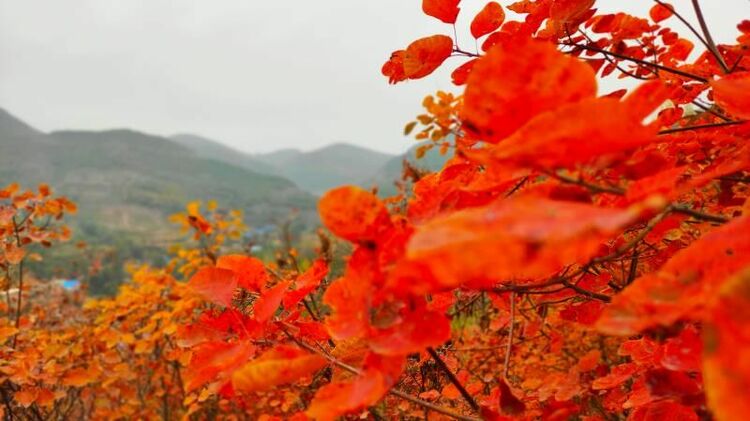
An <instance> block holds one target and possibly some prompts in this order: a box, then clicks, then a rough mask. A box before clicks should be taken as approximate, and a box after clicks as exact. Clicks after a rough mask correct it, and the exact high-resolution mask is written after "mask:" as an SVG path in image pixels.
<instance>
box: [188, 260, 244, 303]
mask: <svg viewBox="0 0 750 421" xmlns="http://www.w3.org/2000/svg"><path fill="white" fill-rule="evenodd" d="M188 286H190V288H192V289H193V291H195V292H197V293H198V294H200V295H202V296H203V297H204V298H205V299H206V300H208V301H211V302H213V303H215V304H220V305H223V306H225V307H231V305H232V297H233V296H234V290H235V289H237V275H235V273H234V272H233V271H231V270H228V269H220V268H212V267H207V268H203V269H201V270H199V271H198V272H197V273H196V274H195V275H193V277H192V278H190V281H189V282H188Z"/></svg>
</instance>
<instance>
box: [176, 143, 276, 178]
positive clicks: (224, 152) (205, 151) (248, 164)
mask: <svg viewBox="0 0 750 421" xmlns="http://www.w3.org/2000/svg"><path fill="white" fill-rule="evenodd" d="M169 139H171V140H173V141H175V142H177V143H179V144H180V145H182V146H185V147H187V148H188V149H190V150H192V151H193V152H195V153H196V154H197V155H198V156H201V157H203V158H209V159H213V160H216V161H223V162H226V163H228V164H232V165H234V166H237V167H240V168H245V169H248V170H251V171H254V172H258V173H262V174H271V175H279V174H280V173H279V171H278V169H277V168H276V166H275V165H269V164H268V163H266V162H263V161H261V160H258V159H255V158H253V156H252V155H249V154H246V153H244V152H241V151H238V150H236V149H232V148H230V147H228V146H224V145H222V144H221V143H219V142H217V141H215V140H211V139H208V138H205V137H202V136H197V135H193V134H178V135H174V136H171V137H170V138H169Z"/></svg>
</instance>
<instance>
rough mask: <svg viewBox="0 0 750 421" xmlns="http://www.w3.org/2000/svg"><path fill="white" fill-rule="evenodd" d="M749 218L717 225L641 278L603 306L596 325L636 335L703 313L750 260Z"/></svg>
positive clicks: (610, 330) (614, 333) (613, 333)
mask: <svg viewBox="0 0 750 421" xmlns="http://www.w3.org/2000/svg"><path fill="white" fill-rule="evenodd" d="M748 232H750V217H748V216H745V217H741V218H738V219H735V220H734V221H732V222H730V223H728V224H726V225H724V226H722V227H721V228H718V229H716V230H714V231H713V232H711V233H709V234H707V235H705V236H704V237H702V238H701V239H699V240H698V241H696V242H694V243H692V244H691V245H690V246H689V247H687V248H685V249H683V250H680V251H679V252H678V253H677V254H675V255H674V256H673V257H672V258H671V259H670V260H669V261H668V262H667V263H666V264H665V265H664V266H663V267H662V268H661V269H660V270H659V271H658V272H655V273H649V274H646V275H644V276H642V277H640V278H638V279H636V280H635V281H634V282H633V283H632V284H631V285H630V286H628V287H627V288H626V289H625V290H624V291H622V292H621V293H620V294H618V295H617V296H615V298H614V300H613V301H612V303H611V304H610V305H609V306H607V307H606V308H605V309H604V313H603V314H602V317H601V318H600V319H599V321H598V322H597V328H598V329H599V330H600V331H601V332H604V333H607V334H611V335H623V336H625V335H632V334H634V333H637V332H640V331H643V330H645V329H648V328H650V327H653V326H657V325H663V326H669V325H671V324H673V323H674V322H676V321H678V320H680V319H682V318H696V317H699V316H700V312H699V310H701V309H703V308H704V307H705V305H706V303H707V301H708V300H710V299H712V298H713V296H714V295H715V294H716V293H717V292H718V291H719V290H720V288H721V286H722V284H723V283H724V281H726V280H727V279H728V278H729V277H730V276H731V275H733V274H734V273H736V272H737V271H739V270H741V269H742V268H744V267H746V266H747V265H748V264H750V235H747V233H748Z"/></svg>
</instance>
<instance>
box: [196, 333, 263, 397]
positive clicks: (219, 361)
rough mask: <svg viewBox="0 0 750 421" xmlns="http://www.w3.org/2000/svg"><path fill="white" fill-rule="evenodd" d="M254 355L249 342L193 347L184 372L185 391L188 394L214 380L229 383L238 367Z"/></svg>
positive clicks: (208, 343) (216, 343)
mask: <svg viewBox="0 0 750 421" xmlns="http://www.w3.org/2000/svg"><path fill="white" fill-rule="evenodd" d="M254 353H255V346H254V345H252V344H251V343H249V342H233V343H226V342H207V343H204V344H201V345H199V346H197V347H195V348H194V349H193V351H192V358H191V359H190V364H189V365H188V367H189V370H185V373H186V379H185V380H186V381H187V384H186V385H185V390H186V391H188V392H190V391H192V390H195V389H197V388H199V387H201V386H203V385H205V384H206V383H208V382H212V381H215V380H219V381H229V378H230V376H231V375H232V373H233V372H234V370H235V369H237V368H238V367H239V366H240V365H242V364H243V363H245V362H246V361H247V360H248V358H250V357H251V356H252V355H253V354H254Z"/></svg>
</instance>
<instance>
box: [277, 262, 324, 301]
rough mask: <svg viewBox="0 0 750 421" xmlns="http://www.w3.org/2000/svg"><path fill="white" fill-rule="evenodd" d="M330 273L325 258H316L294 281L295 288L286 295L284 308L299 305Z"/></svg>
mask: <svg viewBox="0 0 750 421" xmlns="http://www.w3.org/2000/svg"><path fill="white" fill-rule="evenodd" d="M326 275H328V264H327V263H326V262H325V260H323V259H318V260H316V261H315V262H314V263H313V265H312V266H311V267H310V268H309V269H307V270H306V271H305V273H303V274H302V275H300V276H299V278H297V280H296V281H294V289H293V290H291V291H289V293H287V295H286V296H285V297H284V308H286V309H289V308H292V307H294V306H295V305H297V304H298V303H299V302H300V301H302V299H304V298H305V296H307V294H309V293H311V292H313V291H314V290H315V289H316V288H317V287H318V285H320V282H321V281H322V280H323V278H325V277H326Z"/></svg>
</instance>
